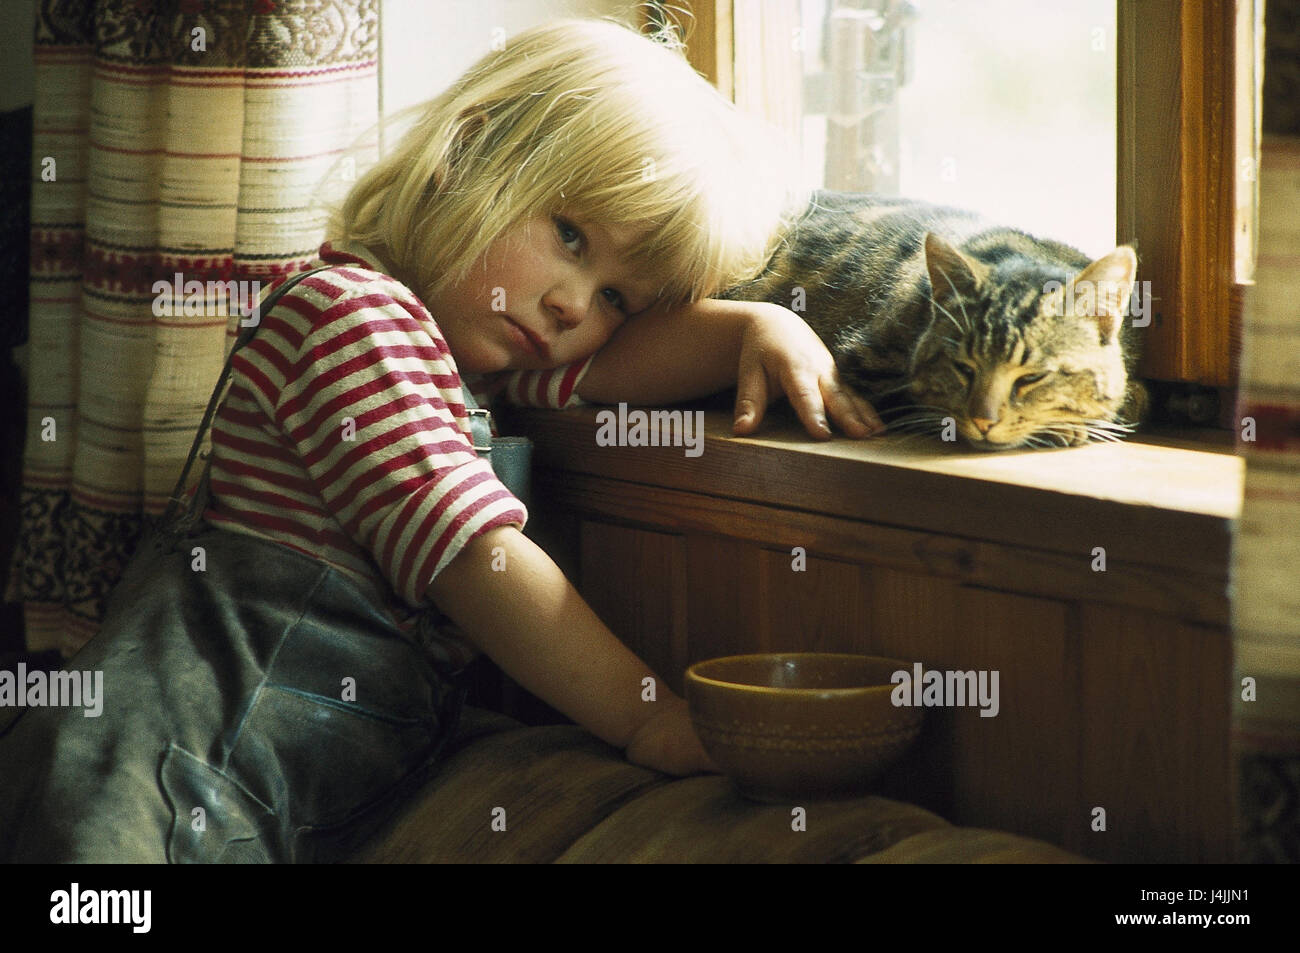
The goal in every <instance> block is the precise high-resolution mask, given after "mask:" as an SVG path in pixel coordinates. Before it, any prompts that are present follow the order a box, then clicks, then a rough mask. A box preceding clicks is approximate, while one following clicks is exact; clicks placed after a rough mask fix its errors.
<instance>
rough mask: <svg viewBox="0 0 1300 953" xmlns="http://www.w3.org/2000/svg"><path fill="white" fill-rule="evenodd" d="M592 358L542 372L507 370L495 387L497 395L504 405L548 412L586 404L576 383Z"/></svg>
mask: <svg viewBox="0 0 1300 953" xmlns="http://www.w3.org/2000/svg"><path fill="white" fill-rule="evenodd" d="M595 357H596V355H594V354H593V355H591V356H590V357H588V358H586V359H585V360H582V361H578V362H577V363H575V364H566V365H564V366H563V367H556V368H552V369H551V370H546V371H511V372H509V373H506V374H504V375H502V377H504V383H502V384H500V385H498V386H500V388H501V389H500V395H501V397H502V398H503V399H504V400H505V401H506V403H509V404H513V405H514V406H516V407H545V408H548V409H550V410H564V409H565V408H568V407H581V406H583V405H584V404H585V403H586V402H585V401H584V400H583V399H582V398H581V397H579V396H578V393H577V391H578V384H579V383H580V382H581V381H582V378H583V377H584V376H586V373H587V369H588V368H590V367H591V362H592V361H593V360H595Z"/></svg>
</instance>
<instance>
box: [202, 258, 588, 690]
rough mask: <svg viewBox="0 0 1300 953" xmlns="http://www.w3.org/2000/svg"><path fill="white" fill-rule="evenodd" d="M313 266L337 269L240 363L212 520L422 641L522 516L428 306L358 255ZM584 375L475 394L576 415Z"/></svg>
mask: <svg viewBox="0 0 1300 953" xmlns="http://www.w3.org/2000/svg"><path fill="white" fill-rule="evenodd" d="M320 260H321V263H323V264H329V265H335V266H336V267H334V268H332V269H330V270H329V271H322V272H319V273H318V274H315V275H312V276H310V277H308V278H305V279H303V280H302V281H300V282H299V283H298V284H297V285H296V286H294V287H293V288H292V289H291V290H290V291H289V292H288V293H287V294H285V295H284V297H282V298H281V299H280V300H279V301H278V302H277V303H276V305H275V307H274V308H273V309H272V311H271V312H269V313H266V314H262V315H261V325H260V327H259V328H258V330H257V332H256V333H255V334H254V336H253V338H252V340H251V341H250V342H249V343H248V345H246V346H245V347H244V348H242V349H241V350H240V351H239V352H238V353H237V354H236V356H235V358H234V361H233V365H232V370H231V384H230V389H229V391H228V393H227V396H226V399H225V401H224V403H223V404H222V405H221V408H220V410H219V411H218V413H217V415H216V417H215V419H214V421H213V425H212V471H211V491H212V505H211V506H210V507H209V509H208V510H207V511H206V513H205V514H204V516H205V518H206V519H207V520H208V521H209V522H210V523H211V524H213V525H214V526H219V527H221V528H223V529H228V530H232V531H234V532H241V533H247V534H250V535H254V536H260V537H263V538H265V539H270V540H274V541H275V542H277V543H281V544H283V545H285V546H289V547H291V548H293V549H295V550H298V551H299V552H302V553H306V554H307V555H309V556H312V557H314V558H316V559H320V560H322V561H324V562H326V563H329V564H330V565H332V566H335V567H337V568H338V569H340V570H341V571H343V572H345V573H347V574H348V575H349V576H350V577H351V578H353V579H354V580H356V581H357V582H358V583H359V584H361V586H362V588H363V589H364V590H365V591H367V592H369V593H370V595H371V597H372V598H373V599H375V601H376V602H377V604H379V605H380V606H381V607H383V608H385V609H386V610H387V611H388V612H389V613H390V614H391V615H392V616H393V617H394V618H395V619H396V620H397V621H398V623H399V624H401V625H402V626H404V627H413V626H414V622H415V615H416V614H418V613H419V612H423V611H426V610H428V609H431V608H432V606H431V603H430V602H429V601H428V597H427V595H426V593H427V591H428V588H429V584H430V582H431V581H432V580H433V578H434V577H435V576H436V575H437V574H438V573H439V572H440V571H441V570H442V569H443V567H445V566H446V565H447V564H448V563H449V562H451V560H452V559H453V558H455V556H456V554H457V553H459V552H460V550H461V549H462V548H463V547H464V546H465V545H466V544H467V543H469V542H470V540H472V539H474V538H475V537H476V536H479V535H481V534H482V533H484V532H486V531H488V530H489V529H492V528H495V527H498V526H517V527H521V528H522V526H523V524H524V521H525V520H526V519H527V513H526V511H525V510H524V507H523V504H521V503H520V502H519V501H518V500H517V499H515V497H514V496H512V495H511V494H510V492H509V491H508V490H507V489H506V488H505V486H504V485H503V484H502V483H501V482H500V481H499V480H498V479H497V478H496V476H495V475H494V474H493V472H492V468H491V466H490V465H489V464H488V462H487V460H486V459H483V458H480V457H479V456H478V455H477V454H476V453H475V452H474V450H473V447H472V446H471V441H470V429H469V416H468V414H467V412H466V409H465V402H464V401H465V398H464V394H463V393H462V390H461V388H462V382H461V378H460V375H459V373H458V371H457V369H456V363H455V360H454V358H453V356H452V354H451V352H450V351H449V350H448V348H447V344H446V341H445V340H444V339H443V336H442V333H441V332H440V331H439V329H438V326H437V324H436V323H435V322H434V320H433V316H432V315H431V314H430V313H429V311H428V309H427V308H425V306H424V304H423V303H422V302H421V301H420V300H419V299H418V298H417V297H416V296H415V295H414V293H412V292H411V291H410V289H408V288H407V287H406V286H405V285H403V284H401V283H400V282H398V281H397V280H396V279H394V278H392V277H389V276H388V275H386V274H384V272H383V270H382V266H381V265H380V264H379V262H378V261H377V260H375V259H374V258H373V256H371V255H370V254H369V253H367V252H366V251H365V249H362V248H358V247H355V246H350V247H348V248H347V249H346V250H342V249H336V248H334V247H332V246H331V245H330V243H328V242H327V243H326V244H325V245H323V246H321V251H320ZM588 363H589V361H584V362H581V363H580V364H578V365H573V366H571V367H568V368H559V369H556V370H554V371H546V372H528V373H520V374H506V375H493V377H492V378H485V379H483V380H481V381H479V382H476V388H475V389H476V390H477V389H478V387H479V386H481V387H482V388H483V390H484V392H485V393H490V392H503V393H504V394H505V395H506V396H507V397H508V398H509V397H510V396H513V395H514V393H518V392H526V393H527V395H528V396H529V397H533V398H542V399H535V400H527V399H525V400H521V401H520V403H528V404H533V405H540V406H550V407H558V406H564V405H566V404H569V405H571V404H573V403H575V402H577V403H580V401H578V400H577V398H576V397H575V396H574V394H573V390H574V388H575V387H576V385H577V381H578V380H579V379H581V376H582V374H583V372H584V371H585V370H586V367H587V364H588ZM543 377H545V381H542V380H541V378H543ZM539 386H540V388H541V389H540V390H539V389H538V388H539ZM440 632H442V633H444V634H445V636H446V638H445V640H444V641H445V642H447V643H449V644H447V645H445V646H444V647H445V648H446V649H447V650H448V652H447V659H448V660H449V661H450V662H451V664H453V665H454V666H458V665H460V664H463V663H464V662H466V661H468V660H469V658H471V657H472V656H473V654H474V650H473V649H472V648H471V647H469V646H468V644H467V643H465V642H464V641H463V640H462V639H459V638H458V637H457V636H456V635H455V633H454V631H453V630H452V629H451V628H450V627H449V626H444V627H442V629H440ZM434 651H435V653H437V649H436V648H435V649H434Z"/></svg>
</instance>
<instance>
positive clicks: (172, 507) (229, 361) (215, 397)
mask: <svg viewBox="0 0 1300 953" xmlns="http://www.w3.org/2000/svg"><path fill="white" fill-rule="evenodd" d="M333 267H334V266H333V265H321V266H320V267H319V268H312V269H311V270H310V271H300V272H298V274H296V275H294V276H292V277H291V278H289V279H288V280H287V281H285V282H284V284H282V285H280V286H279V287H278V288H276V289H275V290H274V291H272V292H271V293H270V294H268V295H267V296H266V298H265V299H264V300H263V301H261V302H260V303H259V304H258V306H257V315H258V320H257V321H255V322H253V323H252V324H250V325H248V326H246V327H244V328H243V329H242V330H241V331H240V332H239V337H238V338H236V340H235V346H234V347H233V348H231V349H230V353H229V354H228V355H227V356H226V363H225V366H224V367H222V368H221V376H220V377H219V378H218V379H217V386H216V387H215V388H214V389H213V391H212V397H211V398H210V399H209V400H208V409H207V410H206V411H204V412H203V422H202V423H200V424H199V431H198V433H196V434H195V435H194V443H193V445H191V446H190V455H189V457H187V458H186V460H185V466H184V468H183V469H182V470H181V475H180V478H179V479H177V481H176V486H175V487H174V488H173V489H172V495H171V498H170V499H169V500H168V501H167V509H166V510H165V511H164V512H163V515H162V517H161V519H160V520H159V525H160V526H163V527H165V526H167V525H168V524H169V523H171V522H172V521H173V520H175V519H176V517H177V515H178V513H177V511H178V510H179V509H180V508H181V507H182V506H186V505H187V504H193V502H194V500H188V501H187V500H186V499H185V484H186V482H187V480H188V479H189V475H190V468H191V467H192V466H193V465H194V459H195V457H197V456H198V455H199V448H200V447H201V446H202V445H203V438H204V437H205V436H207V433H208V428H209V427H211V426H212V418H213V417H215V416H216V413H217V407H218V406H220V404H221V399H222V397H223V396H224V391H225V388H226V383H227V382H228V381H229V380H230V372H231V368H232V366H233V361H234V358H235V354H236V353H237V352H238V351H239V350H240V348H242V347H244V345H246V344H247V343H248V342H249V341H251V340H252V339H253V335H254V334H255V333H256V332H257V329H258V327H259V326H260V325H261V323H262V321H261V319H262V318H263V317H265V316H266V314H267V313H268V312H269V311H270V310H271V308H273V307H274V306H275V303H276V302H277V301H279V300H280V298H282V297H283V296H284V294H285V292H287V291H288V290H289V289H290V288H292V287H293V286H294V285H296V284H297V283H298V282H300V281H302V280H303V279H304V278H306V277H307V276H309V275H314V274H316V272H318V271H326V270H328V269H330V268H333ZM210 465H211V464H210V462H209V466H210ZM207 477H208V473H207V471H206V470H205V471H204V473H203V479H202V481H201V482H204V483H206V481H207ZM203 489H204V488H203V487H200V492H197V493H195V497H196V498H197V497H199V496H201V495H202V492H201V491H202V490H203Z"/></svg>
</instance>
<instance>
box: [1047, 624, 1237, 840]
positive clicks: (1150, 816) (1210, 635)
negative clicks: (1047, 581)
mask: <svg viewBox="0 0 1300 953" xmlns="http://www.w3.org/2000/svg"><path fill="white" fill-rule="evenodd" d="M1080 613H1081V633H1080V635H1081V638H1082V646H1083V653H1082V681H1081V684H1082V687H1083V697H1082V705H1081V711H1082V726H1083V738H1082V740H1083V747H1082V752H1081V758H1082V760H1081V772H1082V777H1081V793H1082V796H1083V798H1084V801H1085V803H1086V804H1087V805H1089V806H1090V808H1091V807H1092V806H1101V807H1105V808H1106V809H1107V811H1106V814H1107V829H1106V831H1105V832H1104V833H1093V832H1091V831H1088V832H1087V834H1086V835H1084V836H1079V835H1077V834H1072V836H1071V837H1070V838H1069V839H1067V840H1066V841H1064V842H1063V844H1064V846H1065V847H1067V848H1069V849H1072V850H1077V851H1079V852H1080V853H1086V854H1088V855H1089V856H1094V857H1099V858H1102V859H1106V860H1115V861H1141V862H1151V861H1155V860H1162V861H1171V860H1172V861H1177V862H1180V863H1226V862H1229V861H1230V860H1231V856H1230V853H1231V833H1232V816H1233V815H1232V805H1231V770H1232V769H1231V760H1230V754H1229V738H1228V731H1227V727H1228V725H1229V724H1230V723H1231V707H1230V706H1231V690H1232V686H1231V672H1232V668H1231V666H1232V648H1231V645H1232V643H1231V639H1230V636H1229V633H1228V631H1227V630H1225V629H1216V628H1211V627H1204V626H1190V625H1186V624H1181V623H1176V622H1173V621H1172V620H1169V619H1165V618H1161V617H1159V616H1155V615H1151V614H1150V613H1140V612H1134V611H1131V610H1124V609H1118V608H1113V607H1108V606H1093V605H1085V606H1082V607H1081V608H1080ZM1120 765H1123V770H1117V767H1118V766H1120Z"/></svg>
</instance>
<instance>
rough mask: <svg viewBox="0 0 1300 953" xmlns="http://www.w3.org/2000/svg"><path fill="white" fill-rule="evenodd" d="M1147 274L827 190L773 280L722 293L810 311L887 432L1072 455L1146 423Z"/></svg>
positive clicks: (1125, 264)
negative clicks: (1141, 295) (1141, 340)
mask: <svg viewBox="0 0 1300 953" xmlns="http://www.w3.org/2000/svg"><path fill="white" fill-rule="evenodd" d="M1136 270H1137V257H1136V256H1135V255H1134V253H1133V250H1132V249H1131V248H1129V247H1128V246H1121V247H1119V248H1117V249H1115V250H1114V251H1113V252H1111V253H1110V254H1108V255H1106V256H1105V257H1103V258H1100V259H1098V260H1097V261H1092V260H1091V259H1090V258H1089V257H1088V256H1087V255H1085V254H1083V253H1082V252H1080V251H1078V250H1077V249H1074V248H1071V247H1069V246H1068V245H1063V244H1061V243H1059V242H1054V241H1046V240H1043V239H1039V238H1034V237H1032V236H1030V235H1027V234H1025V233H1024V232H1021V231H1017V230H1015V229H1012V228H1005V227H1001V226H998V225H993V224H990V223H989V222H987V221H984V220H982V219H980V218H979V217H978V216H976V215H974V214H973V213H970V212H965V211H961V210H959V209H952V208H943V207H939V206H935V205H930V204H927V203H923V202H916V201H912V200H908V199H885V198H880V197H878V196H871V195H863V194H855V193H837V192H818V193H816V194H815V195H814V196H813V201H812V204H811V205H810V207H809V209H808V211H807V212H806V213H805V214H804V215H803V216H802V217H801V218H800V219H799V220H798V222H797V223H796V224H795V225H794V226H792V227H791V229H790V231H789V232H788V233H787V235H786V236H785V238H784V240H783V241H782V243H781V245H780V247H779V248H778V249H777V251H776V253H775V254H774V255H773V256H772V259H771V260H770V261H769V262H768V264H767V267H766V268H765V270H764V271H763V273H762V274H760V275H759V276H758V277H757V278H755V279H753V280H752V281H749V282H746V283H744V284H742V285H739V286H737V287H735V288H732V289H730V290H729V291H727V292H724V293H723V295H722V297H725V298H732V299H737V300H743V301H771V302H774V303H776V304H781V305H784V306H786V307H787V308H791V309H792V310H794V311H796V312H798V313H799V314H800V316H801V317H802V318H803V319H804V320H805V321H807V322H808V324H809V325H810V326H811V327H812V329H813V330H814V331H816V332H817V334H818V335H819V336H820V337H821V339H822V341H823V342H825V344H826V346H827V347H828V348H829V349H830V351H831V353H832V354H833V355H834V357H835V361H836V364H837V366H838V367H839V370H840V375H841V377H842V379H843V380H844V381H845V382H846V383H847V384H849V385H850V386H852V387H853V388H855V389H856V390H857V391H858V392H859V393H861V394H862V395H863V396H864V397H866V398H867V399H868V400H869V401H871V402H872V404H873V406H875V408H876V410H877V411H878V412H879V413H880V414H881V415H882V416H881V419H882V420H885V421H886V422H887V423H888V424H889V426H890V429H901V430H913V431H918V432H928V433H936V434H939V435H941V436H944V437H945V438H946V439H953V434H954V433H959V434H961V436H962V438H963V439H964V440H965V441H966V442H967V443H969V444H971V445H972V446H974V447H978V448H980V449H982V450H1008V449H1011V448H1013V447H1024V446H1029V447H1042V446H1062V445H1064V446H1074V445H1078V444H1082V443H1086V442H1087V441H1088V440H1089V439H1090V438H1093V439H1098V440H1117V439H1119V437H1120V435H1121V434H1125V433H1128V432H1130V431H1131V430H1132V429H1133V427H1134V425H1136V423H1138V422H1139V421H1140V420H1141V419H1142V417H1143V416H1144V414H1145V411H1146V405H1147V395H1146V390H1145V388H1144V387H1143V386H1142V384H1141V383H1140V382H1139V381H1138V380H1137V379H1136V378H1135V377H1134V376H1133V373H1134V367H1135V365H1136V362H1137V358H1138V353H1137V352H1138V347H1137V344H1138V342H1137V336H1138V335H1137V331H1136V330H1135V329H1134V328H1133V322H1132V321H1130V320H1128V319H1127V317H1126V316H1127V314H1128V304H1129V297H1130V294H1131V291H1132V288H1133V284H1134V279H1135V273H1136Z"/></svg>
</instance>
